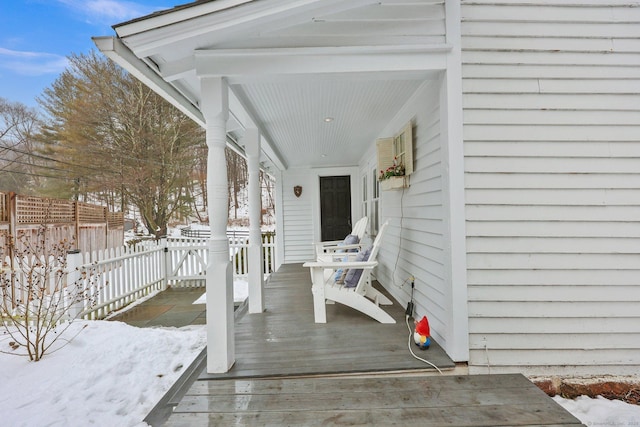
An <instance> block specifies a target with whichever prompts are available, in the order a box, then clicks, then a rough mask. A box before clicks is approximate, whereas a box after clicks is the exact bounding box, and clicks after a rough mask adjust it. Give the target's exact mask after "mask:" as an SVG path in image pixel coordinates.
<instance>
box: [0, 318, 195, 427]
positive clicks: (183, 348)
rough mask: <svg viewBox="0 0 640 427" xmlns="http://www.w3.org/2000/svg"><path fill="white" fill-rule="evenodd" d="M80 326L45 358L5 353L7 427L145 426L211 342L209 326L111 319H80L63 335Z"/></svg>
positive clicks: (0, 367)
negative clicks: (145, 325)
mask: <svg viewBox="0 0 640 427" xmlns="http://www.w3.org/2000/svg"><path fill="white" fill-rule="evenodd" d="M83 328H84V330H82V329H83ZM79 331H80V333H79V334H78V336H77V337H75V339H73V340H72V341H71V342H70V343H69V344H68V345H66V346H64V347H62V348H60V349H59V350H58V351H55V352H51V353H50V354H48V355H45V356H44V358H43V359H42V360H41V361H40V362H29V360H28V359H27V358H26V357H17V356H15V355H9V354H0V413H1V414H2V425H5V426H13V427H19V426H24V427H38V426H45V425H46V426H60V427H73V426H87V425H93V426H105V427H113V426H122V427H126V426H145V425H146V423H143V422H142V420H143V419H144V418H145V417H146V416H147V414H148V413H149V412H150V411H151V409H153V407H154V406H155V405H156V403H158V402H159V401H160V399H161V398H162V396H164V394H165V393H166V392H167V391H168V390H169V388H170V387H171V386H172V385H173V383H174V382H175V381H176V380H177V379H178V378H179V377H180V375H182V373H183V372H184V370H185V369H186V368H187V367H188V366H189V365H190V364H191V362H192V361H193V360H194V359H195V357H196V356H197V355H198V354H199V353H200V351H201V350H202V349H203V348H204V346H205V344H206V333H205V327H204V326H189V327H185V328H180V329H177V328H146V329H141V328H136V327H133V326H129V325H127V324H125V323H121V322H111V321H75V322H73V323H72V324H71V326H70V327H69V329H68V330H67V331H65V332H64V335H63V336H62V337H61V338H67V339H69V338H71V337H73V336H74V335H75V334H77V333H78V332H79ZM8 342H9V339H2V340H0V351H3V352H6V351H10V347H9V345H8ZM58 342H60V344H63V342H62V339H59V340H58ZM59 347H60V346H59Z"/></svg>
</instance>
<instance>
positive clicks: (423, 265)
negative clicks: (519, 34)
mask: <svg viewBox="0 0 640 427" xmlns="http://www.w3.org/2000/svg"><path fill="white" fill-rule="evenodd" d="M439 84H440V83H439V82H436V81H431V82H427V83H425V84H424V85H423V86H422V87H421V88H420V89H419V90H418V91H417V92H416V94H415V95H414V96H413V97H412V98H411V99H410V100H408V102H407V104H406V105H405V106H404V107H403V108H402V110H401V111H399V113H398V115H397V116H396V117H395V118H394V119H393V121H391V122H390V123H389V124H388V126H387V127H386V129H385V131H384V133H383V134H382V135H380V137H388V136H393V135H394V134H395V133H397V132H398V131H400V130H401V129H402V127H403V126H404V125H405V124H406V123H407V121H409V120H411V121H412V124H413V142H414V162H415V163H414V170H415V172H414V173H413V174H412V175H411V176H410V187H409V188H407V189H404V190H389V191H381V192H380V204H381V218H380V221H381V223H382V222H384V221H386V220H389V224H390V225H389V227H388V228H387V234H386V236H385V239H384V242H383V245H382V248H381V250H380V254H379V261H380V266H379V267H378V268H377V270H376V277H377V279H378V280H379V281H380V283H381V284H382V285H383V286H385V288H387V289H388V290H389V291H390V292H391V294H392V295H393V296H394V297H395V298H396V300H398V301H399V303H400V304H402V305H403V306H405V307H406V304H407V302H408V301H409V298H410V295H411V286H410V282H409V281H408V280H407V279H408V278H409V277H410V276H414V277H415V295H414V298H415V302H416V317H418V316H419V317H421V316H422V315H425V314H426V315H427V316H428V317H429V323H430V325H431V333H432V335H433V336H434V338H435V339H436V340H437V341H438V343H439V344H440V345H442V346H443V347H444V348H445V350H446V349H447V332H446V331H447V327H446V325H447V324H448V320H449V318H450V316H451V314H452V309H451V307H449V306H448V305H449V304H448V299H447V297H446V295H447V294H448V290H447V287H448V286H449V284H448V283H446V268H445V263H446V259H445V258H446V257H445V254H444V250H443V248H444V247H445V245H446V243H445V239H446V237H445V236H444V233H445V232H444V222H443V215H444V209H443V195H442V188H443V186H442V179H443V178H442V164H441V150H440V147H441V142H440V121H439V119H440V109H439Z"/></svg>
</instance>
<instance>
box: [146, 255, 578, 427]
mask: <svg viewBox="0 0 640 427" xmlns="http://www.w3.org/2000/svg"><path fill="white" fill-rule="evenodd" d="M265 304H266V311H265V312H264V313H261V314H244V315H242V316H239V317H238V318H237V320H236V363H235V365H234V366H233V368H232V369H231V371H230V372H228V373H226V374H220V375H212V374H207V373H206V372H204V365H205V363H204V359H201V363H200V365H199V366H198V367H197V368H196V370H195V372H194V373H193V374H192V378H195V377H196V376H198V378H197V380H195V381H193V382H192V383H191V384H190V385H189V383H190V382H189V381H186V384H187V386H186V387H184V389H183V390H182V391H180V392H175V391H174V395H173V397H169V398H168V399H166V400H165V403H164V413H165V414H166V415H167V416H168V419H166V417H165V418H164V419H162V420H161V417H159V416H158V413H156V416H152V414H150V417H147V420H145V421H147V422H150V423H151V425H153V426H154V427H155V426H157V425H166V426H172V427H177V426H218V425H219V426H227V425H242V426H307V425H308V426H315V425H350V426H353V425H366V426H369V425H373V426H375V425H380V426H382V425H384V426H387V425H409V424H413V425H425V426H431V425H433V426H436V425H437V426H444V425H447V426H501V425H511V426H533V425H555V426H561V425H563V426H570V425H571V426H576V425H581V424H580V423H579V421H578V420H577V419H575V418H574V417H573V416H571V415H570V414H569V413H568V412H566V411H565V410H564V409H563V408H562V407H561V406H560V405H558V404H556V403H555V402H554V401H553V400H552V399H551V398H549V397H548V396H547V395H546V394H544V393H543V392H542V391H541V390H539V389H538V388H537V387H536V386H535V385H533V384H532V383H531V382H530V381H528V380H527V379H526V378H525V377H524V376H522V375H484V376H468V375H440V374H438V373H437V372H436V371H435V370H434V369H433V368H432V367H430V366H428V365H427V364H425V363H424V362H421V361H418V360H416V359H415V358H413V357H412V356H411V354H410V353H409V350H408V349H407V344H408V339H409V329H408V328H407V326H406V324H405V316H404V308H403V307H400V306H399V305H398V304H395V305H394V306H392V307H389V309H388V312H389V313H390V314H391V315H392V316H393V317H394V318H395V319H396V321H397V323H396V324H395V325H383V324H380V323H378V322H376V321H374V320H372V319H370V318H368V317H366V316H364V315H362V314H360V313H358V312H356V311H354V310H353V309H350V308H348V307H344V306H341V305H339V304H336V305H330V306H328V307H327V323H326V324H315V323H314V322H313V303H312V296H311V283H310V276H309V272H308V270H307V269H305V268H303V267H302V266H301V265H284V266H282V267H281V268H280V270H278V272H277V273H275V274H273V275H272V277H271V279H270V280H269V282H268V283H267V285H266V286H265ZM414 348H415V347H414ZM414 351H415V352H416V353H417V354H418V355H419V356H421V357H423V358H426V359H428V360H429V361H431V362H432V363H434V364H436V365H437V366H439V367H440V369H441V370H443V371H444V372H445V373H447V372H450V373H452V369H453V368H454V367H455V364H454V363H453V362H452V361H451V360H450V359H449V358H448V357H447V355H446V354H445V353H444V351H443V350H442V349H441V348H440V347H439V346H438V345H437V343H436V344H433V345H432V346H431V348H430V349H428V350H425V351H420V350H417V349H416V350H414ZM198 372H200V373H199V374H198ZM162 412H163V409H162V408H160V412H159V413H162ZM169 414H170V415H169ZM160 420H161V422H160ZM165 420H166V422H165ZM151 421H154V422H151Z"/></svg>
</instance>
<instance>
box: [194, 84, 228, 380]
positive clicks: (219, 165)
mask: <svg viewBox="0 0 640 427" xmlns="http://www.w3.org/2000/svg"><path fill="white" fill-rule="evenodd" d="M200 87H201V93H202V99H203V102H202V112H203V114H204V117H205V120H206V125H205V130H206V139H207V148H208V157H207V202H208V209H209V211H208V213H209V227H210V229H211V237H210V238H209V242H208V244H209V261H208V265H207V276H206V277H207V278H206V281H207V290H206V293H207V301H206V304H207V372H209V373H223V372H228V371H229V369H231V366H233V364H234V362H235V336H234V324H233V321H234V314H233V274H232V270H231V262H230V260H229V240H228V238H227V221H228V216H229V213H228V210H227V206H228V204H227V201H228V200H227V198H228V190H227V189H228V185H227V165H226V156H225V147H226V145H227V129H226V124H227V120H228V118H229V88H228V86H227V82H226V81H225V80H224V79H223V78H205V79H202V80H201V82H200Z"/></svg>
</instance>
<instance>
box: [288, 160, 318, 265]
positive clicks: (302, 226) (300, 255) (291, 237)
mask: <svg viewBox="0 0 640 427" xmlns="http://www.w3.org/2000/svg"><path fill="white" fill-rule="evenodd" d="M297 185H300V186H302V194H301V195H300V197H296V196H295V194H294V192H293V187H295V186H297ZM316 185H318V183H317V182H315V181H314V180H313V179H312V178H311V176H310V174H309V171H308V170H303V171H301V170H298V169H292V170H289V171H286V172H284V173H283V174H282V187H281V191H282V201H283V206H282V212H283V232H284V237H283V242H285V246H284V263H285V264H288V263H297V262H306V261H309V260H310V259H314V258H315V254H314V247H313V242H314V238H313V221H312V217H313V214H312V212H313V204H312V199H311V194H312V193H313V191H312V188H313V186H316Z"/></svg>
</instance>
